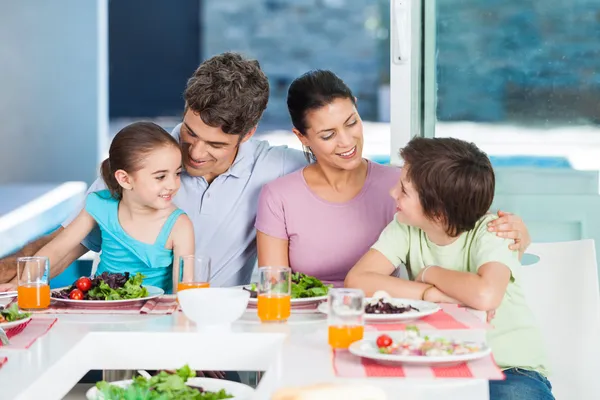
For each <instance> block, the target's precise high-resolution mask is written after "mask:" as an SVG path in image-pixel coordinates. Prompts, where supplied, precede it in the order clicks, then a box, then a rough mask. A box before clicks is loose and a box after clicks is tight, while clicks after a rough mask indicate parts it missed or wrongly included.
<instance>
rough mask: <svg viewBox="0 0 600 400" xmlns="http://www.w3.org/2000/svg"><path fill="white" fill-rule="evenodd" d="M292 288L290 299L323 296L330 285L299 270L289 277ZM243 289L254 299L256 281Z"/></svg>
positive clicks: (327, 291) (255, 295)
mask: <svg viewBox="0 0 600 400" xmlns="http://www.w3.org/2000/svg"><path fill="white" fill-rule="evenodd" d="M291 280H292V288H291V297H292V299H307V298H312V297H324V296H327V293H329V289H330V288H331V287H332V285H325V284H324V283H323V282H321V281H320V280H319V279H317V278H315V277H314V276H310V275H306V274H303V273H301V272H294V273H293V274H292V277H291ZM244 290H248V291H249V292H250V297H251V298H253V299H255V298H256V297H257V296H258V292H257V288H256V283H252V284H251V285H250V287H249V288H248V287H244Z"/></svg>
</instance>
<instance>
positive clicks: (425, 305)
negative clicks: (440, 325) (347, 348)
mask: <svg viewBox="0 0 600 400" xmlns="http://www.w3.org/2000/svg"><path fill="white" fill-rule="evenodd" d="M370 300H371V299H370V298H367V299H365V305H366V304H367V302H368V301H370ZM391 300H392V301H393V302H394V303H396V304H403V305H409V306H413V307H414V308H416V309H417V310H419V311H415V310H410V311H407V312H404V313H402V314H366V313H365V322H379V323H386V322H403V323H404V322H410V321H415V320H417V319H420V318H423V317H426V316H428V315H431V314H435V313H436V312H438V311H439V310H440V306H438V305H437V304H435V303H430V302H428V301H422V300H411V299H399V298H392V299H391ZM317 310H318V311H320V312H322V313H324V314H327V313H329V307H328V305H327V303H322V304H319V307H318V308H317Z"/></svg>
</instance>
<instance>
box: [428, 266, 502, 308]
mask: <svg viewBox="0 0 600 400" xmlns="http://www.w3.org/2000/svg"><path fill="white" fill-rule="evenodd" d="M510 277H511V271H510V269H509V267H508V266H506V265H504V264H502V263H500V262H495V261H492V262H487V263H485V264H483V265H482V266H480V267H479V268H478V271H477V273H476V274H475V273H470V272H460V271H453V270H448V269H445V268H442V267H438V266H433V267H429V268H428V269H427V272H426V274H425V282H426V283H429V284H432V285H434V286H436V287H437V288H439V289H440V290H441V291H442V292H444V293H445V294H446V295H448V296H450V297H452V298H455V299H456V300H458V301H460V302H461V303H463V304H464V305H466V306H468V307H471V308H474V309H476V310H482V311H490V310H495V309H496V308H498V307H499V306H500V303H501V302H502V299H503V298H504V294H505V293H506V287H507V286H508V283H509V282H510Z"/></svg>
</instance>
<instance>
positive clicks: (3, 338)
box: [0, 328, 10, 346]
mask: <svg viewBox="0 0 600 400" xmlns="http://www.w3.org/2000/svg"><path fill="white" fill-rule="evenodd" d="M0 342H2V344H3V345H4V346H8V345H9V344H10V340H8V336H7V335H6V332H4V329H2V328H0Z"/></svg>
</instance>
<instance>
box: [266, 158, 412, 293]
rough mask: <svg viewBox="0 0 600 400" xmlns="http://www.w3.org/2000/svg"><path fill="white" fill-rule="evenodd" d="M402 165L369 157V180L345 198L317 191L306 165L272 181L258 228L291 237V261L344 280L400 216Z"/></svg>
mask: <svg viewBox="0 0 600 400" xmlns="http://www.w3.org/2000/svg"><path fill="white" fill-rule="evenodd" d="M399 178H400V168H398V167H392V166H385V165H380V164H376V163H373V162H369V165H368V172H367V178H366V180H365V184H364V186H363V188H362V190H361V191H360V193H359V194H358V195H356V196H355V197H354V198H353V199H352V200H350V201H347V202H345V203H332V202H328V201H326V200H323V199H321V198H320V197H318V196H317V195H316V194H314V193H313V192H312V191H311V190H310V188H309V187H308V184H307V183H306V180H305V179H304V175H303V171H302V170H300V171H296V172H293V173H291V174H289V175H286V176H283V177H281V178H278V179H276V180H275V181H273V182H270V183H268V184H266V185H265V186H264V187H263V189H262V191H261V194H260V198H259V201H258V214H257V216H256V229H258V230H259V231H260V232H263V233H265V234H267V235H269V236H273V237H276V238H280V239H285V240H289V260H290V267H291V268H292V270H293V271H294V272H302V273H305V274H307V275H312V276H315V277H317V278H318V279H320V280H322V281H324V282H326V283H332V284H334V286H342V284H343V282H344V279H345V278H346V274H347V273H348V271H349V270H350V268H352V267H353V266H354V264H356V262H357V261H358V260H359V259H360V258H361V257H362V256H363V255H364V254H365V253H366V252H367V251H368V250H369V248H370V247H371V246H372V245H373V243H375V241H377V239H378V238H379V234H380V233H381V231H383V229H384V228H385V227H386V226H387V225H388V223H389V222H390V221H392V219H393V218H394V213H395V210H396V204H395V202H394V200H393V199H392V198H391V197H390V195H389V191H390V189H391V188H392V187H393V186H394V185H395V184H396V183H397V181H398V179H399Z"/></svg>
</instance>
